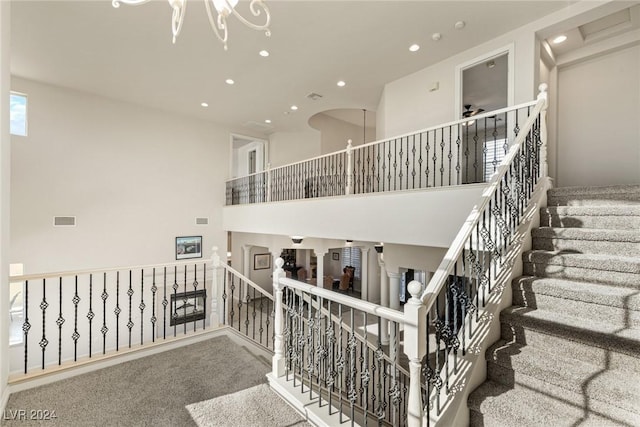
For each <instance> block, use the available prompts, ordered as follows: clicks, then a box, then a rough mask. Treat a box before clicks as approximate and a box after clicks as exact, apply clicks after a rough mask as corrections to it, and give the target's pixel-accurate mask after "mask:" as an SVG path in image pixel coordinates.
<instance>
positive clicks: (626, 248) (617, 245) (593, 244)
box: [533, 237, 640, 257]
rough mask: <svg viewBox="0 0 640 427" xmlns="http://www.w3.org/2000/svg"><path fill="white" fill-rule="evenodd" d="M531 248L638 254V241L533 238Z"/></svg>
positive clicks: (588, 252) (609, 253)
mask: <svg viewBox="0 0 640 427" xmlns="http://www.w3.org/2000/svg"><path fill="white" fill-rule="evenodd" d="M533 248H534V249H541V250H544V251H566V252H574V253H576V252H577V253H582V254H608V255H619V256H628V257H634V256H640V242H603V241H597V240H574V239H558V238H555V239H549V238H544V237H534V238H533Z"/></svg>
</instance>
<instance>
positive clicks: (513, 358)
mask: <svg viewBox="0 0 640 427" xmlns="http://www.w3.org/2000/svg"><path fill="white" fill-rule="evenodd" d="M487 356H488V357H487V359H488V360H490V361H491V362H492V363H495V364H497V365H499V366H502V367H503V368H506V369H507V370H509V371H514V372H515V374H514V379H515V381H516V382H517V383H520V384H527V383H529V382H530V378H529V377H534V378H536V379H537V380H540V381H542V382H545V383H550V384H553V385H555V386H557V387H560V388H561V389H563V390H565V389H566V390H571V391H573V392H576V393H581V394H583V395H585V396H588V397H589V398H590V399H597V400H600V401H602V402H608V403H609V404H612V405H615V406H618V407H620V408H624V409H625V410H628V411H636V412H637V411H640V407H637V405H636V402H640V381H639V380H640V375H639V374H638V373H635V375H632V374H631V373H629V372H626V371H622V370H618V369H612V368H609V367H606V366H605V367H602V366H598V365H595V364H592V363H589V362H586V361H581V360H577V359H575V358H568V357H563V356H561V355H559V354H556V353H550V352H548V351H545V350H540V349H537V348H535V347H534V346H530V345H524V344H519V343H510V342H509V343H508V342H506V341H502V340H501V341H498V343H496V344H494V345H493V346H491V348H490V349H489V350H488V351H487ZM550 360H553V363H549V361H550ZM525 376H526V377H525ZM494 380H495V379H494ZM559 397H560V396H559Z"/></svg>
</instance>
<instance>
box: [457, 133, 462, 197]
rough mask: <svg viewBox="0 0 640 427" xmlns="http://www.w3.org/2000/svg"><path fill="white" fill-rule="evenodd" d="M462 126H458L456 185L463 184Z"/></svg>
mask: <svg viewBox="0 0 640 427" xmlns="http://www.w3.org/2000/svg"><path fill="white" fill-rule="evenodd" d="M460 131H461V125H458V126H457V128H456V184H458V185H460V184H462V182H461V180H460V178H461V176H460V174H461V165H460V149H461V147H460V145H461V144H462V140H461V139H460V134H461V132H460Z"/></svg>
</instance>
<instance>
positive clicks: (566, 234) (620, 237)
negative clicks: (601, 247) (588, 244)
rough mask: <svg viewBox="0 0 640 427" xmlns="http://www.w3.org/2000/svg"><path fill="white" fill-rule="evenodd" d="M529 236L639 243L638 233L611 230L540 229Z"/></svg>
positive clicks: (639, 234)
mask: <svg viewBox="0 0 640 427" xmlns="http://www.w3.org/2000/svg"><path fill="white" fill-rule="evenodd" d="M531 235H532V236H533V237H546V238H554V239H570V240H591V241H600V242H630V243H640V231H638V230H617V229H611V228H577V227H576V228H561V227H540V228H534V229H533V230H531Z"/></svg>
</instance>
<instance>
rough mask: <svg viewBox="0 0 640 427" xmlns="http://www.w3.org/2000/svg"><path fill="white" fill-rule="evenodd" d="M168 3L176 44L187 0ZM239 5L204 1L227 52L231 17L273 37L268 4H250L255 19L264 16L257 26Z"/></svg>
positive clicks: (116, 1)
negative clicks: (215, 13) (246, 16)
mask: <svg viewBox="0 0 640 427" xmlns="http://www.w3.org/2000/svg"><path fill="white" fill-rule="evenodd" d="M150 1H151V0H112V2H111V4H112V5H113V7H115V8H118V7H120V3H124V4H128V5H134V6H137V5H140V4H144V3H148V2H150ZM167 1H168V2H169V6H171V8H172V9H173V14H172V16H171V31H172V33H173V43H175V42H176V38H177V37H178V35H179V34H180V30H181V29H182V22H183V21H184V14H185V11H186V10H187V0H167ZM211 4H213V7H214V8H215V10H216V12H217V15H216V16H214V14H213V11H212V10H211ZM237 4H238V0H204V6H205V9H206V10H207V17H208V18H209V24H211V28H212V29H213V32H214V33H216V36H217V37H218V39H219V40H220V41H221V42H222V44H223V45H224V50H227V40H228V38H229V33H228V27H227V25H228V24H227V17H229V16H230V15H233V16H235V17H236V18H237V19H238V21H240V22H242V23H243V24H244V25H246V26H247V27H249V28H252V29H254V30H258V31H264V33H265V35H266V36H267V37H269V36H270V35H271V30H270V29H269V24H270V23H271V14H270V13H269V8H268V7H267V5H266V4H264V2H263V1H262V0H251V4H249V10H250V11H251V14H252V15H253V16H255V17H259V16H261V15H262V14H264V16H265V22H264V24H255V23H253V22H251V21H249V20H248V19H246V18H245V17H243V16H242V15H241V14H240V13H239V12H238V11H237V10H236V5H237Z"/></svg>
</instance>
